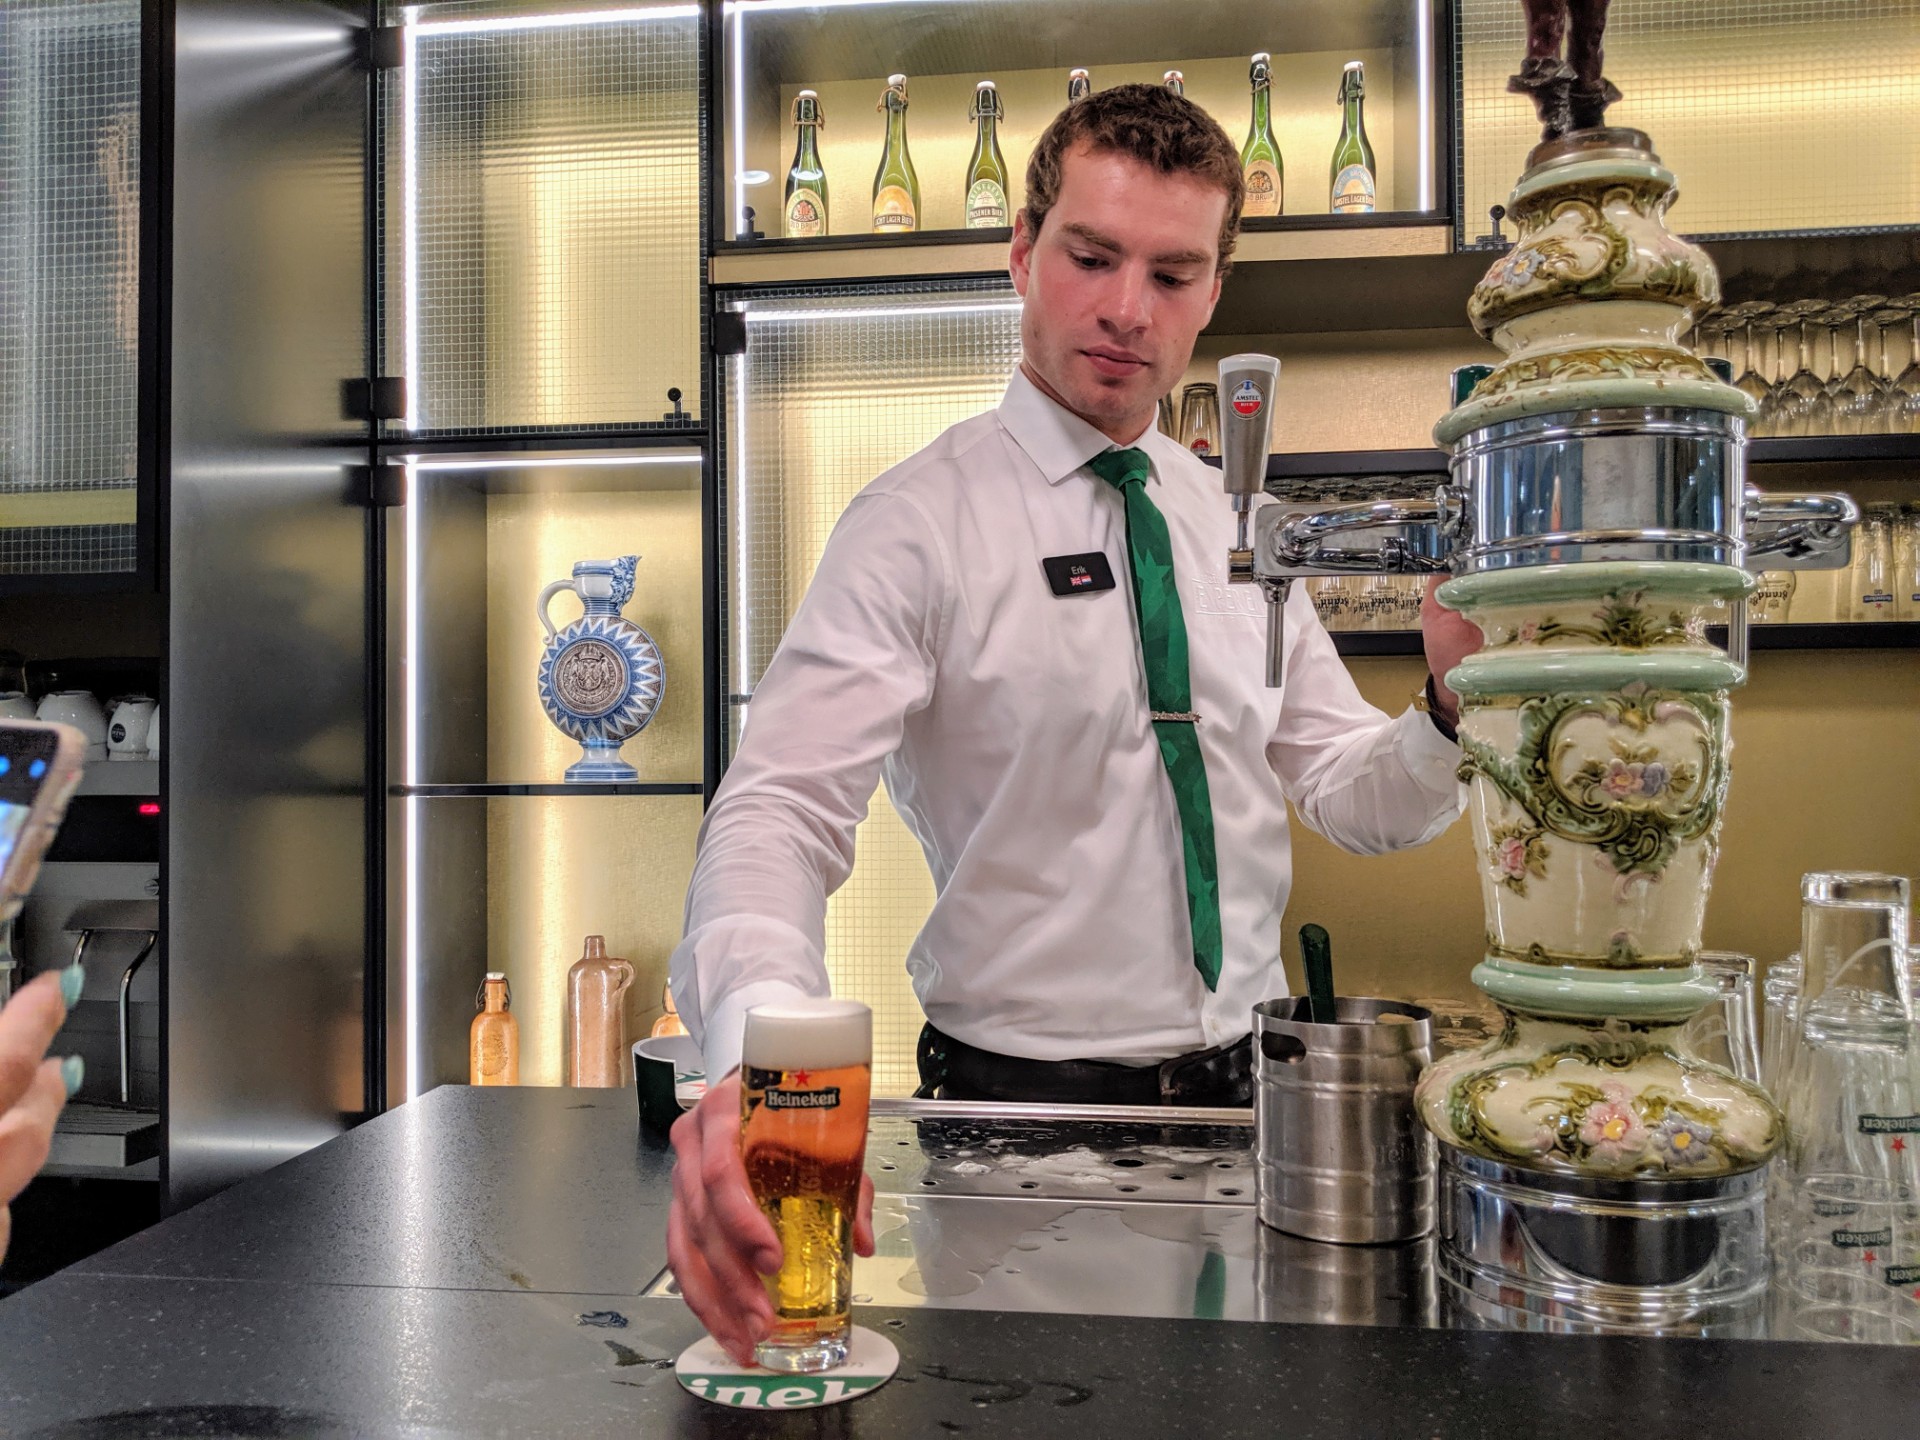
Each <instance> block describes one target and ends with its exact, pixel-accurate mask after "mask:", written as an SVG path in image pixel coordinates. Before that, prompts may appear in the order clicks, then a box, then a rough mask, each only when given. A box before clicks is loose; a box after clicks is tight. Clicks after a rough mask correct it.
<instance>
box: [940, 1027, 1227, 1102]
mask: <svg viewBox="0 0 1920 1440" xmlns="http://www.w3.org/2000/svg"><path fill="white" fill-rule="evenodd" d="M915 1058H916V1059H917V1060H918V1062H919V1066H920V1088H919V1090H917V1091H916V1092H914V1093H915V1095H916V1096H917V1097H918V1098H920V1099H923V1100H925V1099H940V1100H998V1101H1003V1102H1014V1103H1024V1104H1032V1105H1197V1106H1225V1107H1229V1108H1245V1107H1246V1106H1248V1105H1251V1104H1252V1103H1253V1042H1252V1037H1251V1036H1242V1037H1241V1038H1240V1039H1239V1040H1237V1041H1235V1042H1233V1043H1232V1044H1229V1045H1216V1046H1214V1047H1213V1048H1212V1049H1209V1050H1196V1051H1194V1052H1193V1053H1192V1054H1189V1055H1176V1056H1174V1058H1173V1059H1171V1060H1167V1061H1163V1062H1162V1063H1161V1064H1159V1065H1116V1064H1114V1063H1112V1062H1111V1061H1106V1060H1029V1059H1026V1058H1024V1057H1022V1056H1018V1055H999V1054H996V1053H995V1052H993V1051H991V1050H982V1049H980V1048H979V1047H978V1046H975V1045H969V1044H967V1043H966V1042H965V1041H963V1040H956V1039H954V1038H953V1037H952V1036H951V1035H947V1034H944V1033H942V1032H941V1031H939V1030H936V1029H934V1027H933V1026H932V1025H931V1024H929V1025H927V1026H926V1027H925V1028H923V1029H922V1030H921V1031H920V1045H919V1049H918V1052H917V1054H916V1056H915Z"/></svg>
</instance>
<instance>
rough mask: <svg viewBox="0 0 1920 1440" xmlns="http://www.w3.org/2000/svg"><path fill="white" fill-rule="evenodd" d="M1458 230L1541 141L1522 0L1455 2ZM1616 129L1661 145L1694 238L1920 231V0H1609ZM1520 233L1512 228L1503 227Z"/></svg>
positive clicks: (1479, 236)
mask: <svg viewBox="0 0 1920 1440" xmlns="http://www.w3.org/2000/svg"><path fill="white" fill-rule="evenodd" d="M1458 14H1459V27H1460V37H1461V46H1460V104H1461V126H1460V134H1461V137H1462V140H1463V144H1462V146H1461V154H1460V173H1459V186H1460V189H1459V193H1460V196H1461V207H1460V222H1459V223H1460V236H1461V239H1462V241H1463V242H1464V243H1468V244H1472V243H1475V242H1478V241H1484V240H1485V239H1486V238H1487V237H1488V236H1489V234H1490V231H1491V222H1490V221H1489V220H1488V218H1487V211H1488V208H1489V207H1490V206H1492V205H1496V204H1504V203H1505V201H1506V199H1507V195H1508V193H1509V192H1510V191H1511V189H1512V187H1513V182H1514V180H1515V179H1516V178H1518V176H1519V174H1520V172H1521V170H1522V169H1523V168H1524V167H1525V163H1526V156H1527V152H1528V150H1529V149H1530V148H1531V147H1532V146H1533V145H1534V144H1535V143H1536V142H1537V141H1538V140H1539V138H1540V128H1539V123H1538V121H1537V120H1536V119H1535V116H1534V111H1533V105H1532V103H1531V101H1529V100H1528V99H1527V98H1526V97H1525V96H1521V95H1514V94H1510V93H1508V91H1507V77H1508V76H1510V75H1512V74H1513V73H1515V72H1516V71H1517V70H1518V69H1519V68H1520V62H1521V59H1522V57H1523V56H1524V55H1525V53H1526V33H1525V22H1524V16H1523V13H1522V10H1521V7H1520V5H1519V4H1517V3H1515V0H1460V5H1459V10H1458ZM1606 73H1607V76H1608V78H1610V79H1611V80H1612V81H1613V82H1614V83H1615V84H1616V85H1618V86H1619V87H1620V89H1621V91H1622V92H1623V94H1624V96H1625V98H1624V99H1622V100H1621V101H1619V102H1618V103H1617V104H1615V105H1614V106H1613V107H1612V108H1611V109H1610V110H1609V111H1608V112H1607V119H1608V122H1609V123H1611V124H1617V125H1629V126H1633V127H1635V128H1637V129H1640V130H1645V131H1646V132H1647V133H1648V134H1649V135H1651V136H1652V137H1653V142H1654V148H1655V149H1656V150H1657V151H1659V153H1660V157H1661V159H1662V160H1663V161H1664V162H1665V163H1666V164H1667V166H1668V168H1670V169H1671V170H1672V171H1673V172H1674V173H1675V175H1677V176H1678V177H1679V181H1680V198H1679V200H1678V201H1677V202H1676V204H1675V205H1674V208H1673V212H1672V220H1673V224H1674V226H1675V228H1677V229H1679V230H1681V231H1683V232H1685V233H1688V234H1693V235H1738V234H1749V233H1754V232H1765V231H1801V230H1837V229H1881V228H1887V227H1893V226H1910V225H1920V0H1614V4H1613V6H1612V9H1611V11H1610V13H1609V16H1608V21H1607V31H1606ZM1507 234H1508V237H1509V238H1511V236H1512V230H1511V227H1509V228H1508V231H1507Z"/></svg>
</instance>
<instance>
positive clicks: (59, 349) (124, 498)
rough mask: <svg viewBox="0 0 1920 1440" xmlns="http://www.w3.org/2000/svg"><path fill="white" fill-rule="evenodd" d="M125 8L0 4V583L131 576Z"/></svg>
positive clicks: (92, 3)
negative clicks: (49, 576) (2, 578)
mask: <svg viewBox="0 0 1920 1440" xmlns="http://www.w3.org/2000/svg"><path fill="white" fill-rule="evenodd" d="M139 344H140V6H139V4H138V3H136V0H61V3H55V0H10V3H8V4H6V5H5V6H4V7H0V573H4V574H16V575H17V574H44V573H85V574H102V573H110V572H114V571H130V570H133V569H134V568H135V567H136V564H137V553H136V543H135V535H136V531H135V518H136V485H135V468H136V465H135V457H136V445H135V440H136V436H137V433H138V424H139V411H138V405H139V368H138V367H139Z"/></svg>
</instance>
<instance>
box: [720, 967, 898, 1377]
mask: <svg viewBox="0 0 1920 1440" xmlns="http://www.w3.org/2000/svg"><path fill="white" fill-rule="evenodd" d="M872 1072H873V1012H872V1011H871V1010H869V1009H868V1008H867V1007H866V1006H865V1005H862V1004H860V1003H859V1002H858V1001H857V1000H813V999H803V1000H790V1001H785V1002H783V1003H781V1004H777V1005H756V1006H755V1007H753V1008H752V1009H751V1010H749V1011H747V1026H746V1038H745V1041H744V1043H743V1044H742V1046H741V1052H740V1158H741V1160H742V1161H743V1162H744V1163H745V1165H746V1171H747V1184H748V1185H749V1187H751V1189H752V1190H753V1195H754V1199H755V1200H757V1201H758V1202H759V1205H760V1209H761V1210H762V1211H763V1212H764V1213H765V1214H766V1217H767V1219H769V1220H770V1221H772V1222H773V1228H774V1232H775V1233H776V1234H777V1235H778V1236H779V1237H780V1247H781V1261H780V1270H779V1272H778V1273H777V1274H774V1275H770V1276H767V1277H766V1285H767V1294H768V1297H769V1298H770V1299H771V1300H772V1301H773V1329H772V1330H771V1332H770V1333H769V1334H768V1335H767V1338H766V1339H765V1340H762V1341H761V1342H760V1344H759V1346H758V1347H757V1348H756V1349H755V1351H754V1359H755V1360H756V1361H758V1362H759V1363H760V1364H761V1365H764V1366H765V1367H766V1368H767V1369H769V1370H784V1371H789V1372H794V1373H802V1372H812V1371H817V1370H827V1369H831V1368H832V1367H833V1366H835V1365H839V1364H842V1363H844V1362H845V1360H846V1358H847V1343H848V1339H849V1336H850V1335H851V1333H852V1330H853V1321H852V1317H851V1313H850V1312H851V1310H852V1302H853V1218H854V1210H855V1207H856V1206H857V1205H858V1203H859V1200H860V1175H861V1170H862V1168H863V1167H864V1166H865V1164H866V1156H867V1097H868V1094H869V1091H870V1089H871V1081H872Z"/></svg>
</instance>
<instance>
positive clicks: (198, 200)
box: [163, 0, 369, 1207]
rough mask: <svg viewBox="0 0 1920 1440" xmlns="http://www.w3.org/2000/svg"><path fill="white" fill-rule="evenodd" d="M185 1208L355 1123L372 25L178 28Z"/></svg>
mask: <svg viewBox="0 0 1920 1440" xmlns="http://www.w3.org/2000/svg"><path fill="white" fill-rule="evenodd" d="M175 16H176V36H175V41H176V43H175V55H174V64H175V115H174V205H173V217H172V234H173V251H172V255H173V290H172V295H173V302H172V303H173V314H172V324H173V329H172V336H171V353H172V382H171V385H172V389H171V398H172V404H171V425H172V431H171V449H170V456H169V468H170V471H171V500H170V531H171V533H170V536H169V538H168V540H167V545H168V552H167V553H168V556H169V562H168V567H167V569H168V588H169V641H168V654H169V656H170V661H169V665H170V669H169V673H168V677H167V687H166V694H165V696H164V703H165V705H166V721H167V748H166V756H165V764H166V767H167V777H166V803H167V851H166V880H167V892H166V893H167V896H168V905H167V912H166V915H165V917H164V918H165V923H166V927H167V934H166V940H165V945H164V954H165V957H166V972H165V976H164V983H165V986H166V991H165V995H166V1008H167V1027H166V1037H165V1039H166V1079H165V1086H166V1088H165V1091H164V1093H163V1111H164V1113H165V1116H166V1125H167V1150H166V1155H165V1164H166V1167H167V1168H166V1179H167V1192H168V1203H169V1205H170V1206H172V1207H179V1206H182V1205H186V1204H190V1203H192V1202H193V1201H196V1200H199V1199H201V1198H203V1197H205V1196H207V1195H208V1194H210V1193H212V1192H213V1191H216V1190H218V1189H220V1188H221V1187H223V1186H225V1185H228V1184H231V1183H232V1182H234V1181H235V1180H238V1179H241V1178H243V1177H244V1176H247V1175H250V1174H253V1173H255V1172H257V1171H260V1170H264V1169H266V1168H268V1167H270V1166H272V1165H276V1164H278V1163H279V1162H281V1161H283V1160H285V1159H288V1158H289V1157H291V1156H293V1155H297V1154H299V1153H300V1152H301V1151H303V1150H305V1149H307V1148H309V1147H310V1146H313V1145H316V1144H319V1143H320V1142H322V1141H324V1140H327V1139H330V1138H331V1137H333V1136H334V1135H337V1134H338V1133H339V1132H340V1130H341V1129H342V1127H343V1125H344V1123H345V1121H344V1119H343V1113H345V1114H351V1113H353V1112H356V1111H359V1110H361V1109H362V1108H363V1107H364V1104H365V1080H364V1075H363V1070H364V1064H363V1059H362V1040H361V1036H362V1027H363V1023H364V1010H365V990H364V973H365V963H366V944H367V936H366V926H365V915H366V894H367V874H366V824H367V810H366V806H367V804H368V803H369V800H368V797H367V795H366V787H367V775H366V763H365V762H366V749H367V725H368V723H369V722H368V715H367V684H366V680H367V676H366V670H365V667H366V635H367V609H366V607H367V603H368V599H367V597H368V593H369V586H368V541H369V528H368V527H369V522H368V512H367V511H366V510H365V509H363V508H361V507H360V506H359V505H358V504H357V503H356V502H355V500H354V497H353V495H352V484H351V482H352V478H353V476H352V467H354V466H355V465H357V464H360V463H364V462H365V459H366V448H365V446H366V440H367V431H366V427H365V426H364V424H362V423H359V422H349V421H346V420H343V419H342V406H341V383H342V381H343V380H345V379H347V378H349V377H352V376H356V375H364V374H365V373H366V365H367V346H366V333H365V326H364V320H365V316H364V311H365V304H364V297H365V276H366V255H365V250H364V245H363V214H364V201H365V193H364V178H365V177H364V162H365V146H366V127H365V120H366V112H367V85H368V83H369V82H368V72H367V70H366V68H365V63H364V61H363V60H362V59H361V58H360V54H359V44H358V41H359V38H360V37H359V31H360V29H361V27H362V26H363V25H364V23H365V18H366V7H365V6H360V5H349V4H345V3H326V0H181V3H179V4H178V6H177V7H176V10H175Z"/></svg>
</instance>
